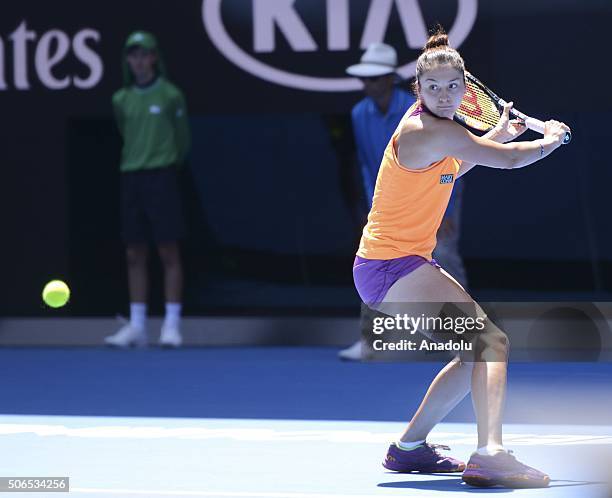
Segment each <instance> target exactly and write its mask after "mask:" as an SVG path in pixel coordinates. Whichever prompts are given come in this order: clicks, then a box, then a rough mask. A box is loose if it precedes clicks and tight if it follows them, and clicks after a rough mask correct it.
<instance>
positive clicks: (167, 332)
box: [159, 325, 183, 348]
mask: <svg viewBox="0 0 612 498" xmlns="http://www.w3.org/2000/svg"><path fill="white" fill-rule="evenodd" d="M181 344H183V337H182V336H181V333H180V332H179V329H178V327H171V326H169V325H162V328H161V334H160V336H159V345H160V346H162V347H170V348H179V347H181Z"/></svg>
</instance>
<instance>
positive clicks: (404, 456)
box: [383, 443, 465, 474]
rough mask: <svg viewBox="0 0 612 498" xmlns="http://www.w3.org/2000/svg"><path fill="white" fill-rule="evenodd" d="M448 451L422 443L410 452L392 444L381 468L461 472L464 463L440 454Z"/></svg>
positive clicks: (397, 470) (440, 445)
mask: <svg viewBox="0 0 612 498" xmlns="http://www.w3.org/2000/svg"><path fill="white" fill-rule="evenodd" d="M439 450H450V448H449V447H448V446H444V445H442V444H429V443H423V444H420V445H419V446H417V447H416V448H414V449H412V450H403V449H401V448H400V447H399V446H397V444H395V443H392V444H391V446H389V451H387V456H386V457H385V460H384V461H383V467H384V468H386V469H389V470H394V471H396V472H424V473H428V474H430V473H434V472H463V470H464V469H465V463H463V462H461V461H459V460H456V459H454V458H451V457H447V456H444V455H442V454H440V452H439Z"/></svg>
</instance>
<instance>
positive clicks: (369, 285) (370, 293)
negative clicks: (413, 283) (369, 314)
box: [353, 255, 439, 306]
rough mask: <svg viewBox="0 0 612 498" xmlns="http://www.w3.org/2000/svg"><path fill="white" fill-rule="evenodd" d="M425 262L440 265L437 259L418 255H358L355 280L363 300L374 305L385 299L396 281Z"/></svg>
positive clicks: (354, 274)
mask: <svg viewBox="0 0 612 498" xmlns="http://www.w3.org/2000/svg"><path fill="white" fill-rule="evenodd" d="M424 264H430V265H432V266H435V267H438V266H439V265H438V263H436V260H435V259H432V260H431V261H428V260H426V259H425V258H424V257H422V256H416V255H412V256H403V257H401V258H395V259H366V258H361V257H359V256H356V257H355V262H354V263H353V280H354V281H355V287H356V288H357V292H358V293H359V296H360V297H361V300H362V301H363V302H364V303H365V304H367V305H369V306H373V305H376V304H379V303H381V302H382V301H383V299H384V298H385V296H386V295H387V292H388V291H389V289H390V288H391V286H392V285H393V284H394V283H395V282H397V281H398V280H399V279H400V278H402V277H405V276H406V275H408V274H409V273H412V272H413V271H414V270H416V269H417V268H418V267H419V266H421V265H424Z"/></svg>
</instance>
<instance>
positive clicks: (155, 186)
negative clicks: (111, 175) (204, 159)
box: [121, 167, 185, 243]
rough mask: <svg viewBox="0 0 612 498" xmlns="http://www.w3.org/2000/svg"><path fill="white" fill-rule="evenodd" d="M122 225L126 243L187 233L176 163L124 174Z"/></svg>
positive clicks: (167, 239) (169, 238)
mask: <svg viewBox="0 0 612 498" xmlns="http://www.w3.org/2000/svg"><path fill="white" fill-rule="evenodd" d="M121 226H122V230H121V232H122V233H121V235H122V239H123V241H124V242H126V243H148V242H155V243H160V242H174V241H177V240H179V239H181V238H182V237H183V236H184V235H185V223H184V220H183V210H182V204H181V195H180V189H179V181H178V171H177V168H176V167H167V168H158V169H151V170H144V171H134V172H127V173H122V174H121Z"/></svg>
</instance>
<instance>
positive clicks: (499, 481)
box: [462, 451, 550, 488]
mask: <svg viewBox="0 0 612 498" xmlns="http://www.w3.org/2000/svg"><path fill="white" fill-rule="evenodd" d="M462 478H463V481H464V482H465V483H467V484H469V485H470V486H478V487H491V486H503V487H505V488H545V487H546V486H548V483H549V482H550V477H548V476H547V475H546V474H544V473H543V472H540V471H539V470H536V469H534V468H532V467H528V466H527V465H525V464H524V463H521V462H519V461H518V460H517V459H516V458H515V457H514V456H513V455H511V452H505V451H501V452H499V453H496V454H495V455H479V454H478V453H474V454H473V455H472V456H471V457H470V460H469V462H468V464H467V469H466V470H465V472H464V473H463V477H462Z"/></svg>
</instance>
